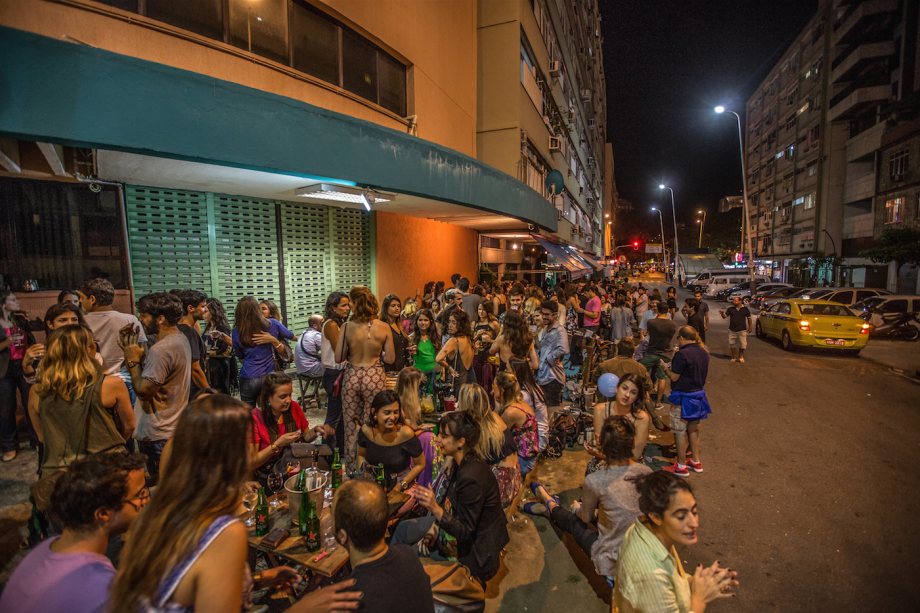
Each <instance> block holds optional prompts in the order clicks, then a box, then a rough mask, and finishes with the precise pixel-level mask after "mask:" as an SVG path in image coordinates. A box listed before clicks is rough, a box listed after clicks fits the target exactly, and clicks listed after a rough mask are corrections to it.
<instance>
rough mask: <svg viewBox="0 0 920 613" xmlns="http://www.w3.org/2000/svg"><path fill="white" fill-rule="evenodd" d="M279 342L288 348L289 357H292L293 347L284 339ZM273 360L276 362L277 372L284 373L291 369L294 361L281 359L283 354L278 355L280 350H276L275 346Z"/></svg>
mask: <svg viewBox="0 0 920 613" xmlns="http://www.w3.org/2000/svg"><path fill="white" fill-rule="evenodd" d="M278 342H279V343H283V344H284V346H285V347H287V353H288V355H291V346H290V345H289V344H288V342H287V341H286V340H285V339H283V338H282V339H278ZM272 358H273V359H274V361H275V372H284V371H286V370H287V369H288V368H290V367H291V362H292V360H291V359H286V358H283V357H281V354H280V353H278V350H277V349H275V347H274V346H272Z"/></svg>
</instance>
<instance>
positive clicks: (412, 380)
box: [396, 366, 422, 428]
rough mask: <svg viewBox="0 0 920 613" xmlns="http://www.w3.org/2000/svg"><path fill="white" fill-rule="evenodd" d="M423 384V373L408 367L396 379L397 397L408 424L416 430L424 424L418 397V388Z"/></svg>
mask: <svg viewBox="0 0 920 613" xmlns="http://www.w3.org/2000/svg"><path fill="white" fill-rule="evenodd" d="M421 382H422V371H420V370H419V369H418V368H415V367H414V366H407V367H406V368H403V369H402V370H401V371H399V376H398V377H396V395H397V396H399V407H400V408H401V409H402V412H403V416H404V417H405V419H406V423H408V424H409V425H410V426H412V427H413V428H415V427H416V426H419V425H421V423H422V404H421V402H420V401H419V397H418V386H419V384H420V383H421Z"/></svg>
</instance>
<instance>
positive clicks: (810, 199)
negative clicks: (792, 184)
mask: <svg viewBox="0 0 920 613" xmlns="http://www.w3.org/2000/svg"><path fill="white" fill-rule="evenodd" d="M804 204H805V206H804V207H803V208H804V210H806V211H807V210H808V209H811V208H814V206H815V193H814V192H812V193H810V194H808V195H807V196H805V203H804Z"/></svg>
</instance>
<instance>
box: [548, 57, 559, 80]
mask: <svg viewBox="0 0 920 613" xmlns="http://www.w3.org/2000/svg"><path fill="white" fill-rule="evenodd" d="M560 74H562V62H560V61H558V60H557V61H555V62H550V63H549V76H551V77H558V76H559V75H560Z"/></svg>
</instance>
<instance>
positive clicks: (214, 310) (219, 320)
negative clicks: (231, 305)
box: [205, 298, 230, 332]
mask: <svg viewBox="0 0 920 613" xmlns="http://www.w3.org/2000/svg"><path fill="white" fill-rule="evenodd" d="M207 305H208V313H210V314H211V321H209V322H208V325H207V326H206V327H205V331H206V332H210V331H211V330H216V329H217V328H219V327H221V326H223V327H225V328H229V327H230V322H229V321H228V320H227V311H226V309H224V305H223V303H222V302H221V301H220V300H218V299H217V298H208V300H207Z"/></svg>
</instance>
